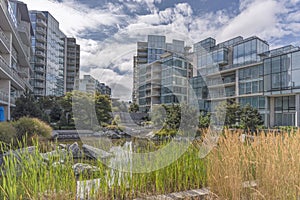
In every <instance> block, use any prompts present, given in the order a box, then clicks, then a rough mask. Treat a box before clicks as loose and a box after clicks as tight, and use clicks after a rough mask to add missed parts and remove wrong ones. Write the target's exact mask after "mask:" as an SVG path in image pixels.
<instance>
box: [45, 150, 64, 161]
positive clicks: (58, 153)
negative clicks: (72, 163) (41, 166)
mask: <svg viewBox="0 0 300 200" xmlns="http://www.w3.org/2000/svg"><path fill="white" fill-rule="evenodd" d="M67 154H68V152H67V151H66V150H64V149H58V150H54V151H50V152H47V153H41V154H40V155H41V156H42V158H43V159H44V161H46V162H49V161H50V160H51V159H60V160H64V159H65V158H66V157H67Z"/></svg>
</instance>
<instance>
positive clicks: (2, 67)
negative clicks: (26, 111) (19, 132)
mask: <svg viewBox="0 0 300 200" xmlns="http://www.w3.org/2000/svg"><path fill="white" fill-rule="evenodd" d="M32 34H33V31H32V27H31V23H30V19H29V14H28V9H27V5H26V4H24V3H22V2H19V1H14V0H11V1H7V0H1V1H0V121H3V120H10V119H11V116H10V110H11V107H14V106H15V98H16V97H19V96H20V95H22V94H23V93H24V92H25V91H31V90H32V87H31V86H30V84H29V79H30V72H31V67H30V62H29V61H30V56H31V48H30V44H31V36H32Z"/></svg>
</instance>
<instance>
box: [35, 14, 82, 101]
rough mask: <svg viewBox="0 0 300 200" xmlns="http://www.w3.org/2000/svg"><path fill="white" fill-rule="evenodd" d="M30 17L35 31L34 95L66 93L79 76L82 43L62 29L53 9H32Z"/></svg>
mask: <svg viewBox="0 0 300 200" xmlns="http://www.w3.org/2000/svg"><path fill="white" fill-rule="evenodd" d="M30 20H31V23H32V26H33V30H34V33H35V34H34V37H33V38H32V49H33V57H32V59H31V65H32V68H33V75H32V79H31V84H32V86H33V87H34V95H35V96H38V97H39V96H48V95H52V96H62V95H64V94H65V93H66V92H71V91H72V90H73V89H74V84H75V79H76V78H79V66H80V46H79V45H77V44H76V39H75V38H68V37H67V36H66V35H65V34H64V33H63V32H62V31H61V30H60V28H59V22H58V21H57V20H56V19H55V18H54V17H53V16H52V15H51V14H50V13H49V12H47V11H30Z"/></svg>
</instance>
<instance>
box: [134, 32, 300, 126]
mask: <svg viewBox="0 0 300 200" xmlns="http://www.w3.org/2000/svg"><path fill="white" fill-rule="evenodd" d="M160 37H162V36H160ZM153 41H154V42H157V44H151V45H150V46H148V43H149V42H144V43H138V47H139V48H138V50H137V56H136V57H135V60H134V62H135V64H134V66H135V68H136V69H137V70H136V72H135V75H134V76H135V77H136V78H135V77H134V83H135V84H136V86H135V87H134V88H135V89H136V90H137V91H138V92H136V94H137V95H136V102H137V103H138V104H139V106H140V111H144V112H145V111H146V112H147V111H149V110H150V108H151V106H152V105H153V104H168V103H177V102H182V100H186V99H185V98H186V97H187V99H188V100H189V101H190V103H191V101H193V103H194V102H195V101H197V103H198V105H199V110H200V111H205V112H210V111H212V110H213V109H212V108H211V107H212V105H216V102H218V101H224V100H226V101H228V102H238V103H239V104H241V105H242V106H244V105H246V104H250V105H251V106H253V107H255V108H257V109H258V111H259V112H260V114H261V115H262V118H263V119H264V122H265V125H266V126H268V127H274V126H300V48H299V47H294V46H292V45H288V46H285V47H281V48H277V49H272V50H270V49H269V44H268V43H267V42H266V41H264V40H262V39H261V38H258V37H256V36H254V37H249V38H243V37H241V36H239V37H235V38H232V39H230V40H228V41H225V42H222V43H219V44H217V43H216V40H215V39H214V38H207V39H204V40H202V41H200V42H198V43H196V44H194V46H193V56H192V58H191V57H188V58H187V56H185V53H184V50H183V49H184V48H183V45H184V43H178V44H179V45H178V46H180V48H179V49H181V50H182V51H181V52H183V53H181V54H180V53H171V52H172V51H171V46H172V45H169V47H168V45H166V46H165V48H166V50H165V51H161V50H159V48H161V47H162V44H164V43H165V38H160V39H158V38H157V37H155V38H154V39H153ZM153 41H152V42H153ZM182 44H183V45H182ZM174 46H175V45H173V47H174ZM150 47H151V48H152V50H151V52H149V51H150V49H151V48H150ZM153 48H154V49H155V48H158V50H153ZM168 49H169V50H168ZM177 51H178V49H177ZM168 52H170V54H169V55H168ZM150 57H151V59H150ZM190 60H193V61H194V62H193V66H191V62H190ZM148 62H150V63H148ZM186 66H189V67H186ZM192 67H194V68H195V67H196V69H197V70H196V71H197V73H196V74H194V75H192ZM176 76H177V77H176ZM192 76H193V77H192ZM187 80H188V82H187ZM178 83H180V84H179V85H178ZM186 84H188V85H186ZM189 86H190V87H192V90H190V89H189ZM192 93H193V94H196V96H197V99H195V98H191V97H192V96H193V95H192ZM186 94H187V95H186Z"/></svg>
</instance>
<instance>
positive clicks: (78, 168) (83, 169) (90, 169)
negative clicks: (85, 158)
mask: <svg viewBox="0 0 300 200" xmlns="http://www.w3.org/2000/svg"><path fill="white" fill-rule="evenodd" d="M72 168H73V170H74V173H75V175H76V176H79V175H80V174H92V173H94V172H99V168H98V167H95V166H92V165H89V164H84V163H76V164H74V165H73V166H72Z"/></svg>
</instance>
